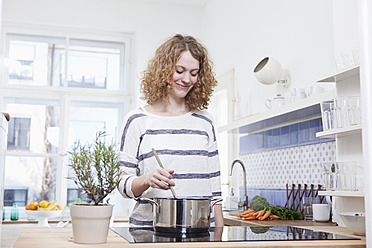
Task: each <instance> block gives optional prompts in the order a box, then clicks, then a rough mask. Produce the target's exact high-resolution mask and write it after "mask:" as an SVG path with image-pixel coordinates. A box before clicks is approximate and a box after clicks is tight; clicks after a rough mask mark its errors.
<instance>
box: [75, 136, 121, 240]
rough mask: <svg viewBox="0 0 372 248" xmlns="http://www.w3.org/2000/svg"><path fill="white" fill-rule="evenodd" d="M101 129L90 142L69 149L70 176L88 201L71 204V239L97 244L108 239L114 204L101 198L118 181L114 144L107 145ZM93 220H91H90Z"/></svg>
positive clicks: (104, 196) (110, 190)
mask: <svg viewBox="0 0 372 248" xmlns="http://www.w3.org/2000/svg"><path fill="white" fill-rule="evenodd" d="M105 136H106V133H105V132H103V131H100V132H98V133H97V135H96V138H95V140H94V142H93V143H92V144H86V145H82V144H81V143H80V141H78V142H76V143H75V144H74V146H73V148H72V150H71V151H70V152H69V154H70V155H71V157H70V161H69V166H70V167H71V168H72V170H73V173H74V176H72V177H69V179H72V180H73V181H74V182H75V184H76V185H77V186H78V188H79V190H81V191H82V192H83V193H84V194H86V196H87V197H88V198H89V199H91V202H89V203H74V204H71V205H70V215H71V221H72V230H73V237H74V242H76V243H83V244H98V243H105V242H106V241H107V234H108V229H109V225H110V218H111V216H112V210H113V205H111V204H109V203H108V201H107V202H106V203H102V201H103V200H104V199H105V198H106V197H107V196H108V195H109V194H110V193H112V191H114V190H115V188H116V186H117V185H118V184H119V182H120V175H121V172H120V167H119V156H118V153H117V151H116V145H115V144H113V143H111V144H110V145H106V144H105V142H104V141H103V138H104V137H105ZM93 221H94V222H93Z"/></svg>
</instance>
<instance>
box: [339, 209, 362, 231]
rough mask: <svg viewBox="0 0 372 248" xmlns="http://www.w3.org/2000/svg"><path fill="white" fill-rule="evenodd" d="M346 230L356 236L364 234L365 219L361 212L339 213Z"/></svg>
mask: <svg viewBox="0 0 372 248" xmlns="http://www.w3.org/2000/svg"><path fill="white" fill-rule="evenodd" d="M339 215H340V217H341V219H342V221H343V222H344V224H345V226H346V228H348V229H350V230H351V231H353V232H354V234H356V235H365V234H366V217H365V213H362V212H341V213H339Z"/></svg>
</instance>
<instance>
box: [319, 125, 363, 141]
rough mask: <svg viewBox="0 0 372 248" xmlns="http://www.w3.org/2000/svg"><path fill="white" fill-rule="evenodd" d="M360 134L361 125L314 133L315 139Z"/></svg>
mask: <svg viewBox="0 0 372 248" xmlns="http://www.w3.org/2000/svg"><path fill="white" fill-rule="evenodd" d="M360 133H362V125H356V126H351V127H345V128H337V129H332V130H327V131H323V132H318V133H316V137H317V138H336V137H337V138H339V137H344V136H348V135H354V134H360Z"/></svg>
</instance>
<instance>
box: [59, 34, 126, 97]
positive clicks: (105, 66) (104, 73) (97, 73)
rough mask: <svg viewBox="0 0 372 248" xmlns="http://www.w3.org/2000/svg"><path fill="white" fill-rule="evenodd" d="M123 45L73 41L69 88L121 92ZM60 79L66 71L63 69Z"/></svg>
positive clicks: (70, 52)
mask: <svg viewBox="0 0 372 248" xmlns="http://www.w3.org/2000/svg"><path fill="white" fill-rule="evenodd" d="M123 55H124V43H114V42H99V41H88V40H76V39H71V40H70V46H69V52H68V56H69V57H68V67H67V73H68V75H67V80H66V81H67V83H68V84H67V85H68V86H69V87H82V88H99V89H110V90H119V89H120V78H121V75H120V71H121V63H122V61H123V60H122V56H123ZM61 69H62V70H61V72H60V74H61V77H62V78H63V77H64V75H65V68H64V67H62V68H61Z"/></svg>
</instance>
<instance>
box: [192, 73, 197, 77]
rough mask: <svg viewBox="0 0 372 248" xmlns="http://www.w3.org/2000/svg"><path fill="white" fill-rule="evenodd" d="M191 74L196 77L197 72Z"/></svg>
mask: <svg viewBox="0 0 372 248" xmlns="http://www.w3.org/2000/svg"><path fill="white" fill-rule="evenodd" d="M190 74H191V76H193V77H196V76H197V75H198V73H190Z"/></svg>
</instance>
